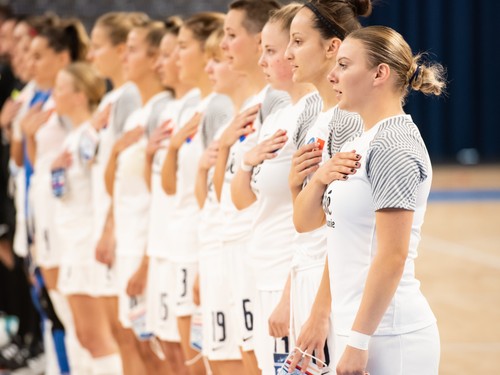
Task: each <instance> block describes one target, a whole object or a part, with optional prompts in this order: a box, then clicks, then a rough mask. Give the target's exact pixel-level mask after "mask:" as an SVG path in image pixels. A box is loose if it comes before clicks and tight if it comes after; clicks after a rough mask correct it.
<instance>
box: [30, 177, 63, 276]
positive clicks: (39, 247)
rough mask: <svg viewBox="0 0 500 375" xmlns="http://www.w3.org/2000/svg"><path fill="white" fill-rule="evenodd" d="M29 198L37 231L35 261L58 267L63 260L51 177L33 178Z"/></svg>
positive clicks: (45, 266) (41, 265)
mask: <svg viewBox="0 0 500 375" xmlns="http://www.w3.org/2000/svg"><path fill="white" fill-rule="evenodd" d="M45 184H47V186H45ZM41 185H43V186H41ZM29 198H30V208H31V210H32V213H31V214H32V215H33V221H34V231H35V234H34V243H35V247H34V253H35V262H36V264H37V265H38V266H40V267H42V268H46V269H50V268H57V267H59V265H60V262H61V253H62V252H61V250H60V246H58V240H57V235H56V233H55V232H56V230H55V229H56V228H55V223H54V216H53V212H54V206H55V204H54V203H55V199H56V198H55V197H54V196H53V195H52V191H51V188H50V179H46V178H40V177H36V178H32V184H31V188H30V191H29Z"/></svg>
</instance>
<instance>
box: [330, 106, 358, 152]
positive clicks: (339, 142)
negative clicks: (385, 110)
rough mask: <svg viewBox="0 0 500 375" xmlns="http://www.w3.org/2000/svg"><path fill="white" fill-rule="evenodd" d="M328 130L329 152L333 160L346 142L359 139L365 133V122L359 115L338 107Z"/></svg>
mask: <svg viewBox="0 0 500 375" xmlns="http://www.w3.org/2000/svg"><path fill="white" fill-rule="evenodd" d="M328 128H329V130H330V133H329V136H328V141H327V152H328V156H329V157H330V158H331V157H332V156H333V155H335V154H336V153H337V152H339V151H340V150H341V149H342V146H343V145H344V144H345V143H346V142H348V141H349V140H352V139H354V138H355V137H358V136H359V135H360V134H361V133H362V132H363V121H362V120H361V117H360V116H359V115H358V114H356V113H352V112H347V111H343V110H341V109H339V108H338V107H336V108H335V109H334V111H333V114H332V119H331V121H330V124H329V125H328Z"/></svg>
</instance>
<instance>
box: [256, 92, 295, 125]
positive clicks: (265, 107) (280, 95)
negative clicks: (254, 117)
mask: <svg viewBox="0 0 500 375" xmlns="http://www.w3.org/2000/svg"><path fill="white" fill-rule="evenodd" d="M288 104H290V96H289V95H288V94H287V93H286V92H285V91H279V90H274V89H269V91H268V92H267V93H266V96H265V97H264V100H263V102H262V106H261V107H260V111H259V114H258V118H259V121H260V123H261V124H263V123H264V120H265V119H266V117H267V116H269V115H270V114H271V113H274V112H276V111H277V110H278V109H280V108H283V107H286V106H287V105H288Z"/></svg>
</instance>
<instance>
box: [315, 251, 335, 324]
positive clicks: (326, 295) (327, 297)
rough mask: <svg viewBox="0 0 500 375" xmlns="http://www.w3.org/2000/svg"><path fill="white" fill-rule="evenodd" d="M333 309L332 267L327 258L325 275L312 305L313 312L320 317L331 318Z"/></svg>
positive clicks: (324, 269)
mask: <svg viewBox="0 0 500 375" xmlns="http://www.w3.org/2000/svg"><path fill="white" fill-rule="evenodd" d="M331 309H332V295H331V293H330V269H329V267H328V258H326V260H325V267H324V268H323V276H322V277H321V282H320V284H319V288H318V291H317V293H316V297H315V298H314V303H313V305H312V309H311V314H313V313H314V314H315V315H316V316H318V317H321V318H324V319H329V317H330V313H331Z"/></svg>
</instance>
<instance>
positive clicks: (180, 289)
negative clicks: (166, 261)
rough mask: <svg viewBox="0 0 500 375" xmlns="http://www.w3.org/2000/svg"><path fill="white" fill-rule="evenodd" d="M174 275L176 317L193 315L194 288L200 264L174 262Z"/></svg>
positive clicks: (194, 307)
mask: <svg viewBox="0 0 500 375" xmlns="http://www.w3.org/2000/svg"><path fill="white" fill-rule="evenodd" d="M172 265H173V275H174V289H173V291H174V303H175V309H174V311H175V315H176V316H191V315H193V313H194V311H195V309H196V306H195V304H194V302H193V286H194V280H195V279H196V274H197V273H198V262H178V261H174V262H172Z"/></svg>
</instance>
